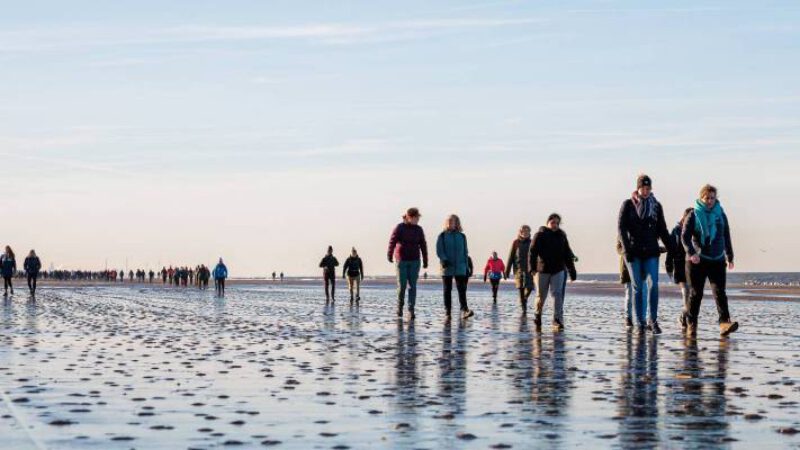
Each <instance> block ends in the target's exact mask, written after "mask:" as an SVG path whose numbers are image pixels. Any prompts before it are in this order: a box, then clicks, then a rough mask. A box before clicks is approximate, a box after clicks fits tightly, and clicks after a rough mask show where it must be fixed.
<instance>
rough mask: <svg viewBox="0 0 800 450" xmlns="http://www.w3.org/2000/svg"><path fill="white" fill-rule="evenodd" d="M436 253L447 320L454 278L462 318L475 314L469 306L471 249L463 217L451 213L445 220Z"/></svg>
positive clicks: (448, 318)
mask: <svg viewBox="0 0 800 450" xmlns="http://www.w3.org/2000/svg"><path fill="white" fill-rule="evenodd" d="M436 255H437V256H438V257H439V261H440V263H441V269H442V284H443V285H444V309H445V321H449V320H450V312H451V309H452V304H453V280H455V282H456V290H457V291H458V304H459V307H460V310H461V318H462V319H467V318H470V317H472V316H474V315H475V313H474V312H472V311H471V310H470V309H469V307H468V306H467V282H468V281H469V276H470V273H469V272H470V270H469V249H468V248H467V236H466V235H465V234H464V230H463V229H462V228H461V219H459V217H458V216H457V215H455V214H451V215H450V216H448V217H447V219H446V220H445V222H444V231H442V232H441V233H440V234H439V238H438V239H437V240H436Z"/></svg>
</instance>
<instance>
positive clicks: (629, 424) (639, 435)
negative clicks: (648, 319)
mask: <svg viewBox="0 0 800 450" xmlns="http://www.w3.org/2000/svg"><path fill="white" fill-rule="evenodd" d="M625 355H626V358H625V359H624V360H623V363H622V382H621V383H620V388H621V391H622V392H621V395H620V396H619V399H620V402H619V410H618V413H619V414H618V417H619V419H620V420H619V428H620V430H619V439H620V442H621V443H622V445H623V447H638V446H644V447H647V446H654V445H657V443H658V441H659V434H658V415H659V414H658V341H657V339H655V338H653V337H652V336H647V335H644V334H639V333H636V334H633V333H628V334H627V336H626V338H625Z"/></svg>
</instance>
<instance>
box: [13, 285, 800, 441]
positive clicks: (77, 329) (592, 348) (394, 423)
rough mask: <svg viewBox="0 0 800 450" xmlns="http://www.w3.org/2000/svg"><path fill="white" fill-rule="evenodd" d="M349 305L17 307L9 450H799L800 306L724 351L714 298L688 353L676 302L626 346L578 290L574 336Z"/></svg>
mask: <svg viewBox="0 0 800 450" xmlns="http://www.w3.org/2000/svg"><path fill="white" fill-rule="evenodd" d="M338 288H339V289H338V297H339V300H338V301H337V302H336V304H335V306H332V307H326V306H325V304H324V298H323V294H322V290H321V289H322V288H321V287H320V286H319V285H318V284H312V282H311V281H294V282H288V281H287V282H286V283H284V284H280V283H272V282H271V281H270V282H253V281H239V282H235V283H233V284H232V286H231V287H230V288H229V289H228V295H227V297H226V298H225V299H217V298H215V297H214V295H213V289H210V290H209V291H205V292H200V291H197V290H195V289H192V288H188V289H186V288H172V287H162V286H160V285H155V286H152V287H151V286H149V285H148V286H145V285H128V284H126V285H121V284H117V285H90V284H85V285H70V286H63V287H53V286H49V287H45V288H43V289H42V290H41V292H40V294H39V295H38V296H37V298H36V301H35V302H33V301H31V300H30V299H29V297H28V295H27V294H26V293H25V294H23V293H21V292H20V293H18V294H17V295H15V296H13V297H9V298H6V299H5V300H4V301H3V304H2V314H1V315H0V383H2V392H3V401H2V402H0V433H2V436H3V442H2V443H0V447H2V448H13V449H25V448H58V449H82V448H102V449H129V448H138V449H161V448H170V449H173V448H176V449H181V448H186V449H189V448H192V449H211V448H228V447H233V448H264V447H274V448H303V449H306V448H336V449H346V448H429V449H441V448H495V449H503V448H572V447H579V448H606V447H614V448H652V447H661V448H684V447H689V448H752V447H753V446H758V447H760V448H800V433H798V430H800V403H799V402H800V328H798V326H797V323H798V320H799V319H800V302H797V301H786V300H785V299H777V298H776V299H772V300H770V299H765V300H764V301H757V302H756V301H749V300H748V298H749V297H747V295H752V296H753V298H762V299H764V298H765V297H767V296H766V295H765V292H766V291H762V290H759V289H750V290H751V291H755V294H753V293H752V292H749V293H748V292H745V291H744V290H743V291H742V296H733V297H732V301H731V311H732V314H733V316H734V319H736V320H739V322H740V323H741V328H740V331H739V332H737V333H736V334H734V335H733V336H732V337H730V338H729V339H720V338H719V336H718V333H717V329H716V328H717V327H716V324H715V322H716V310H715V307H714V302H713V300H712V299H711V298H710V297H709V298H708V299H706V300H704V303H703V307H702V312H701V328H700V332H699V335H698V337H697V339H686V338H684V337H683V336H682V335H681V334H680V332H679V329H678V326H677V324H676V323H675V319H676V318H677V313H678V311H679V308H680V300H679V299H678V298H677V297H676V296H674V295H673V294H671V293H669V292H670V291H671V288H670V289H665V291H667V293H666V294H665V296H664V298H663V300H662V302H661V307H660V309H661V317H662V327H663V328H664V334H663V335H661V336H657V337H654V336H651V335H644V336H640V335H637V334H631V333H628V332H626V331H625V330H624V329H623V328H622V326H621V325H622V317H621V298H620V295H619V287H618V286H613V285H608V286H606V287H603V286H583V285H580V284H574V285H570V286H569V287H568V289H567V300H566V306H565V308H566V327H567V328H566V331H565V332H563V333H553V332H552V331H551V330H550V329H549V327H545V328H544V330H543V331H542V332H541V333H537V332H535V330H534V329H533V324H532V314H530V315H529V317H528V319H524V318H521V317H520V314H519V311H518V309H517V307H516V304H515V301H516V300H515V295H514V292H513V291H512V290H511V289H509V288H508V286H506V287H505V288H504V289H503V291H502V293H501V298H500V301H499V304H498V305H497V306H496V307H494V306H493V305H492V304H491V300H490V297H489V289H488V287H486V286H483V285H480V284H477V283H473V284H471V286H470V302H471V307H472V308H473V309H474V310H475V311H476V317H475V318H474V319H471V320H469V321H467V322H460V321H458V320H454V321H453V322H452V324H450V325H445V324H444V323H443V320H442V307H441V293H440V290H439V285H438V282H437V280H435V279H431V280H429V282H428V283H424V284H423V285H422V286H421V288H420V293H419V298H418V306H417V320H416V321H415V322H414V323H409V322H408V321H407V320H404V321H398V320H397V319H396V317H395V314H394V291H393V288H392V286H391V284H390V283H385V282H380V283H372V284H368V285H367V286H366V287H365V288H364V289H363V291H362V301H361V305H360V306H353V307H351V306H350V305H349V302H348V301H347V300H346V298H345V297H346V295H345V291H346V290H345V288H344V283H340V284H339V286H338ZM20 291H21V290H20ZM551 312H552V309H551V305H549V304H548V305H547V306H546V309H545V317H546V318H547V317H548V316H547V314H549V313H551ZM545 322H546V323H549V321H548V320H546V321H545Z"/></svg>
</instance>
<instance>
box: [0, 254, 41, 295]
mask: <svg viewBox="0 0 800 450" xmlns="http://www.w3.org/2000/svg"><path fill="white" fill-rule="evenodd" d="M22 267H23V270H24V271H25V277H26V278H27V281H28V290H29V291H30V293H31V295H36V281H37V280H38V278H39V272H40V271H41V270H42V261H41V260H40V259H39V257H38V256H36V251H35V250H31V251H30V253H28V256H27V257H25V261H23V263H22ZM16 275H17V258H16V255H15V254H14V250H12V249H11V246H8V245H6V248H5V250H4V251H3V254H2V255H0V276H2V277H3V295H6V296H7V295H8V293H9V290H10V291H11V295H14V281H13V280H14V277H15V276H16Z"/></svg>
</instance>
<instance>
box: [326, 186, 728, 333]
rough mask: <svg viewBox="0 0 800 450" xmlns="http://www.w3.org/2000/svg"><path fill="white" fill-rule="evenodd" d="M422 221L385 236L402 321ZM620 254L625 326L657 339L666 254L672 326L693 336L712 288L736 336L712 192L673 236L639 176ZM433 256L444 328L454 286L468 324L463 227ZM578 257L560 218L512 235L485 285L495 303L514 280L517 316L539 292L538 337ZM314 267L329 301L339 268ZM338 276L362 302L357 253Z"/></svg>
mask: <svg viewBox="0 0 800 450" xmlns="http://www.w3.org/2000/svg"><path fill="white" fill-rule="evenodd" d="M420 218H421V214H420V212H419V210H418V209H417V208H409V209H408V210H407V211H406V213H405V214H404V215H403V220H402V222H401V223H399V224H398V225H397V226H396V227H395V228H394V230H393V231H392V234H391V237H390V238H389V247H388V251H387V259H388V260H389V262H390V263H393V264H394V265H395V271H396V279H397V316H398V317H400V318H402V317H403V314H404V308H407V312H408V318H409V320H413V319H414V318H415V305H416V296H417V280H418V278H419V273H420V269H421V268H422V269H427V267H428V245H427V241H426V239H425V232H424V231H423V229H422V227H421V226H420V225H419V221H420ZM617 225H618V226H617V231H618V233H617V252H618V253H619V255H620V271H621V281H622V283H623V284H624V285H625V305H624V313H625V327H626V328H627V329H629V330H633V329H635V330H636V331H638V332H641V333H644V332H647V331H650V332H652V333H653V334H660V333H661V332H662V330H661V326H660V325H659V320H658V299H659V290H658V282H659V280H658V273H659V267H660V258H661V255H662V254H663V253H666V258H665V268H666V271H667V273H668V274H669V275H670V276H671V277H672V279H673V280H674V282H675V283H677V284H679V285H680V287H681V293H682V296H683V308H682V312H681V314H680V317H679V319H678V322H679V324H680V327H681V329H682V330H683V331H684V332H686V333H689V334H691V335H694V334H696V333H697V322H698V317H699V312H700V304H701V301H702V299H703V290H704V288H705V284H706V281H708V282H710V284H711V287H712V293H713V295H714V299H715V301H716V303H717V311H718V314H719V326H720V334H721V335H722V336H727V335H729V334H730V333H733V332H734V331H736V330H737V329H738V326H739V324H738V323H737V322H735V321H732V320H731V316H730V312H729V309H728V298H727V295H726V278H727V270H729V269H733V268H734V263H733V245H732V242H731V233H730V225H729V223H728V218H727V215H726V214H725V212H724V210H723V208H722V206H721V204H720V202H719V200H718V199H717V189H716V188H715V187H714V186H711V185H705V186H703V187H702V188H701V190H700V192H699V194H698V198H697V199H696V201H695V203H694V205H693V206H692V207H691V208H687V209H686V210H685V211H684V213H683V215H682V217H681V219H680V220H679V221H678V223H677V225H676V226H675V227H674V228H673V230H672V232H670V231H669V230H668V229H667V225H666V220H665V219H664V210H663V207H662V205H661V203H660V202H659V201H658V200H656V198H655V195H654V194H653V188H652V179H651V178H650V177H649V176H647V175H640V176H639V177H638V178H637V180H636V189H635V190H634V191H633V193H632V194H631V196H630V198H627V199H625V201H623V203H622V206H621V208H620V211H619V216H618V221H617ZM436 256H437V257H438V259H439V265H440V273H441V276H442V288H443V300H444V302H443V303H444V312H445V321H450V320H451V317H452V308H453V301H452V295H453V287H454V286H455V289H456V293H457V296H458V308H459V314H460V318H461V319H469V318H471V317H474V315H475V313H474V311H472V310H471V309H470V308H469V305H468V302H467V288H468V283H469V279H470V278H471V277H472V275H473V272H474V266H473V262H472V258H471V257H470V254H469V247H468V245H467V237H466V234H465V233H464V230H463V228H462V225H461V219H460V218H459V217H458V216H457V215H455V214H451V215H449V216H448V217H447V218H446V219H445V221H444V226H443V230H442V231H441V233H439V235H438V237H437V239H436ZM577 261H578V258H577V257H576V256H575V254H574V252H573V251H572V248H571V247H570V244H569V239H568V238H567V234H566V233H565V232H564V230H562V229H561V216H560V215H559V214H557V213H553V214H550V215H549V216H548V217H547V219H546V220H545V223H544V225H543V226H541V227H540V228H539V229H538V230H537V231H536V233H535V234H532V229H531V227H530V226H529V225H522V226H521V227H520V228H519V231H518V234H517V236H516V238H515V239H514V240H513V241H512V243H511V249H510V251H509V255H508V259H507V264H506V263H504V261H503V260H502V259H501V258H499V257H498V255H497V252H492V254H491V256H490V258H489V259H488V261H487V262H486V265H485V266H484V270H483V281H484V283H486V282H487V281H488V282H490V283H491V289H492V298H493V302H495V303H496V302H497V295H498V290H499V286H500V282H501V280H504V279H508V278H511V277H512V276H513V278H514V284H515V287H516V290H517V292H518V296H519V305H520V308H521V310H522V313H523V314H524V315H526V314H527V310H528V299H529V297H530V296H531V294H533V293H534V292H535V293H536V296H535V298H536V303H535V306H534V324H535V326H536V329H537V330H541V327H542V316H543V312H544V306H545V303H546V300H547V299H548V298H549V299H551V302H552V308H553V312H552V327H553V330H555V331H562V330H563V329H564V297H565V290H566V284H567V280H571V281H575V280H576V279H577V270H576V267H575V263H576V262H577ZM319 266H320V267H321V268H323V277H324V279H325V295H326V302H332V301H335V283H336V267H338V266H339V262H338V260H337V259H336V257H335V256H333V248H332V247H329V248H328V252H327V254H326V255H325V257H324V258H323V259H322V261H320V264H319ZM342 276H343V277H344V278H346V279H347V280H348V282H349V286H350V297H351V302H352V301H354V300H355V301H358V300H360V292H359V290H360V282H361V280H363V276H364V272H363V262H362V261H361V258H360V257H358V253H357V252H356V250H355V248H354V249H353V251H352V254H351V256H350V257H349V258H348V259H347V261H346V262H345V265H344V271H343V274H342Z"/></svg>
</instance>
